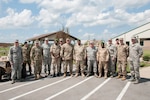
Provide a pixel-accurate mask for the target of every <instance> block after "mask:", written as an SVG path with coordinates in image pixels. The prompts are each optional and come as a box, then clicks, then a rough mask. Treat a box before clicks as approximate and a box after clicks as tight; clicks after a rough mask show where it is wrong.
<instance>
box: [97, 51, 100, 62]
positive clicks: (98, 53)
mask: <svg viewBox="0 0 150 100" xmlns="http://www.w3.org/2000/svg"><path fill="white" fill-rule="evenodd" d="M99 54H100V52H99V48H98V51H97V53H96V60H97V61H99Z"/></svg>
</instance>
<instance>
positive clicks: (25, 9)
mask: <svg viewBox="0 0 150 100" xmlns="http://www.w3.org/2000/svg"><path fill="white" fill-rule="evenodd" d="M148 22H150V0H0V42H7V43H10V42H13V41H14V40H16V39H19V41H20V42H22V43H23V42H24V41H25V40H26V39H28V38H31V37H34V36H37V35H41V34H45V33H52V32H56V31H59V30H61V29H62V27H66V28H68V29H69V33H70V34H71V35H73V36H75V37H77V38H79V39H81V40H93V39H96V40H105V41H107V40H108V39H110V38H113V37H115V36H117V35H119V34H122V33H124V32H127V31H129V30H131V29H134V28H136V27H138V26H141V25H143V24H145V23H148Z"/></svg>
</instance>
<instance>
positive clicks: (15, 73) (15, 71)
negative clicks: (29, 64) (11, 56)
mask: <svg viewBox="0 0 150 100" xmlns="http://www.w3.org/2000/svg"><path fill="white" fill-rule="evenodd" d="M11 70H12V71H11V79H12V80H15V79H16V77H17V79H18V80H20V79H21V72H22V64H21V63H20V62H17V61H16V62H14V63H13V65H11Z"/></svg>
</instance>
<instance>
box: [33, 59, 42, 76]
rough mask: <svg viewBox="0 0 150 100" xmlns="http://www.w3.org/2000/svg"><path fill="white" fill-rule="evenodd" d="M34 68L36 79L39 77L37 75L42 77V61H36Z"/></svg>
mask: <svg viewBox="0 0 150 100" xmlns="http://www.w3.org/2000/svg"><path fill="white" fill-rule="evenodd" d="M33 66H34V74H35V77H37V74H39V75H40V74H41V71H42V60H35V61H34V64H33Z"/></svg>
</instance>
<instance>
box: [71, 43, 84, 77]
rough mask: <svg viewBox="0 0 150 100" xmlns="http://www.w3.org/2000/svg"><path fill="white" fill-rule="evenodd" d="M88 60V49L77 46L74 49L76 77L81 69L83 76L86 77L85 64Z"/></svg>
mask: <svg viewBox="0 0 150 100" xmlns="http://www.w3.org/2000/svg"><path fill="white" fill-rule="evenodd" d="M85 58H86V49H85V47H84V45H82V44H81V45H78V44H76V45H75V47H74V60H75V62H76V76H78V74H79V68H81V75H82V76H85V75H84V62H85Z"/></svg>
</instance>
